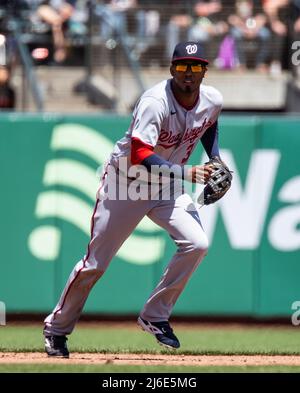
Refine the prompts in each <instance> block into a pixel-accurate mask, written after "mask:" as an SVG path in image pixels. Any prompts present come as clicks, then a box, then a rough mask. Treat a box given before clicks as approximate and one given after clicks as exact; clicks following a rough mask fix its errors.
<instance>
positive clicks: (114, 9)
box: [96, 0, 137, 41]
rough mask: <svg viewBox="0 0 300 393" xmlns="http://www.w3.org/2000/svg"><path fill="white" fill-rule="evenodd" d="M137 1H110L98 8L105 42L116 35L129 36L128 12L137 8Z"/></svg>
mask: <svg viewBox="0 0 300 393" xmlns="http://www.w3.org/2000/svg"><path fill="white" fill-rule="evenodd" d="M136 5H137V3H136V0H110V1H109V2H102V1H101V2H100V4H98V5H97V6H96V15H97V16H99V17H100V22H101V23H100V31H101V33H100V34H101V37H102V39H103V40H104V41H107V40H109V39H110V38H112V37H116V35H122V36H124V37H126V36H127V33H128V26H127V12H128V10H130V9H133V8H135V7H136Z"/></svg>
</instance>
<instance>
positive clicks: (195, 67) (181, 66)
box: [175, 64, 207, 72]
mask: <svg viewBox="0 0 300 393" xmlns="http://www.w3.org/2000/svg"><path fill="white" fill-rule="evenodd" d="M188 67H191V70H192V72H202V71H206V70H207V68H206V66H205V65H203V64H176V65H175V70H176V71H179V72H186V71H187V69H188Z"/></svg>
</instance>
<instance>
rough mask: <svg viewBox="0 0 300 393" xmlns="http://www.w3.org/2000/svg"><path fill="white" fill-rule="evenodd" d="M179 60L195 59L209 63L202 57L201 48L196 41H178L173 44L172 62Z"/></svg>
mask: <svg viewBox="0 0 300 393" xmlns="http://www.w3.org/2000/svg"><path fill="white" fill-rule="evenodd" d="M180 60H197V61H199V62H200V63H203V64H209V61H208V60H206V59H205V58H204V54H203V48H202V46H201V45H200V44H199V43H198V42H193V41H187V42H180V43H179V44H177V45H176V46H175V49H174V53H173V57H172V63H175V62H176V61H180Z"/></svg>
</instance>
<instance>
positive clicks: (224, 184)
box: [197, 157, 232, 206]
mask: <svg viewBox="0 0 300 393" xmlns="http://www.w3.org/2000/svg"><path fill="white" fill-rule="evenodd" d="M205 164H206V165H211V166H212V169H213V172H212V174H211V175H210V178H209V180H208V181H207V183H206V185H205V187H204V189H203V191H202V193H201V194H200V195H199V197H198V200H197V202H198V203H199V204H200V205H202V206H203V205H210V204H211V203H215V202H217V201H218V200H219V199H221V198H222V197H223V196H224V195H225V194H226V192H227V191H228V190H229V188H230V187H231V181H232V172H231V171H230V170H229V168H228V167H227V166H226V165H225V164H224V162H223V161H222V160H221V159H220V158H219V157H212V158H211V159H210V160H209V161H208V162H206V163H205Z"/></svg>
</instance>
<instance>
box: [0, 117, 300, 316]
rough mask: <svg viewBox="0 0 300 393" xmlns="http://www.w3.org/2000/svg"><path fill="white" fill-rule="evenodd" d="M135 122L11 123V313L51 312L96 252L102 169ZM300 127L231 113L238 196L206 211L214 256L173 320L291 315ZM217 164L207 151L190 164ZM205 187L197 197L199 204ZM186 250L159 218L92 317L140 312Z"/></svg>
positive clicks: (102, 285) (7, 187) (7, 122)
mask: <svg viewBox="0 0 300 393" xmlns="http://www.w3.org/2000/svg"><path fill="white" fill-rule="evenodd" d="M129 122H130V118H128V117H113V116H111V117H109V116H106V117H100V116H84V117H80V116H59V115H57V116H56V115H32V116H29V115H27V116H24V115H18V114H14V115H4V116H2V117H1V118H0V124H1V133H0V139H1V143H0V149H1V156H0V157H1V158H0V159H1V174H2V176H1V179H2V181H3V187H2V194H1V202H2V203H1V207H0V209H1V217H2V220H1V235H2V241H3V243H2V244H3V248H2V262H1V272H2V273H1V276H0V300H1V301H2V303H1V304H5V306H6V313H9V312H11V313H13V312H48V311H50V310H52V308H53V307H54V305H55V304H56V302H57V300H58V297H59V295H60V293H61V290H62V289H63V287H64V284H65V282H66V280H67V278H68V275H69V273H70V272H71V269H72V268H73V266H74V265H75V263H76V262H78V261H79V260H80V259H81V258H82V257H83V256H84V254H85V253H86V249H87V245H88V242H89V238H90V218H91V215H92V212H93V209H94V204H95V197H96V192H97V190H98V187H99V177H100V174H101V171H102V169H103V164H104V163H105V161H106V159H107V158H108V156H109V154H110V152H111V151H112V149H113V146H114V143H115V142H116V141H117V140H118V139H120V138H121V137H122V136H123V134H124V132H125V131H126V129H127V127H128V125H129ZM299 126H300V118H289V117H257V116H255V117H254V116H253V117H249V116H248V117H246V116H239V117H237V116H234V117H233V116H223V117H221V120H220V131H219V133H220V147H221V156H222V158H223V160H224V161H225V162H226V163H227V164H228V166H229V167H230V169H231V170H232V171H233V179H234V180H233V183H232V187H231V189H230V191H229V192H228V194H226V196H225V197H224V198H223V199H221V200H220V201H219V202H218V203H216V204H214V205H210V206H206V207H202V208H201V209H200V210H199V214H200V218H201V221H202V224H203V227H204V229H205V231H206V233H207V234H208V237H209V241H210V249H209V253H208V255H207V257H206V258H205V259H204V261H203V262H202V263H201V265H200V266H199V267H198V269H197V271H196V272H195V273H194V275H193V276H192V278H191V280H190V282H189V283H188V285H187V287H186V289H185V291H184V292H183V293H182V295H181V297H180V299H179V300H178V302H177V304H176V306H175V309H174V313H173V314H174V315H205V316H210V315H211V316H258V317H273V316H275V317H277V316H290V314H291V307H292V304H293V302H294V301H296V300H299V299H300V289H299V279H298V277H299V275H300V264H299V260H300V259H299V256H300V227H299V225H300V174H299V168H300V157H299V155H297V153H296V152H297V151H298V147H299V146H300V135H299ZM206 160H207V157H206V155H205V153H204V152H203V149H202V146H201V145H199V146H198V147H197V149H196V150H195V151H194V153H193V155H192V158H191V161H190V162H189V163H192V164H198V163H204V162H205V161H206ZM202 189H203V186H201V185H197V187H195V188H194V189H193V195H192V196H193V197H194V198H196V197H197V196H198V195H199V194H200V193H201V191H202ZM175 250H176V247H175V244H174V243H173V241H172V239H171V238H169V237H168V235H167V233H166V232H165V231H164V230H162V229H161V228H160V227H159V226H157V225H156V224H154V223H153V222H152V221H151V220H150V219H149V218H147V217H146V218H144V219H143V220H142V221H141V222H140V223H139V225H138V226H137V228H136V230H135V231H134V232H133V234H132V235H131V236H130V237H129V238H128V239H127V240H126V241H125V243H124V244H123V245H122V247H121V248H120V250H119V251H118V253H117V255H116V256H115V258H114V259H113V261H112V262H111V264H110V266H109V268H108V270H107V271H106V273H105V275H104V276H103V277H102V278H101V280H99V282H98V283H97V284H96V285H95V287H94V288H93V290H92V293H91V295H90V297H89V299H88V301H87V304H86V306H85V309H84V311H85V312H86V313H105V314H134V313H138V312H139V310H140V308H141V307H142V306H143V304H144V302H145V300H146V299H147V298H148V296H149V294H150V292H151V291H152V289H153V288H154V287H155V286H156V284H157V283H158V281H159V279H160V276H161V274H162V272H163V270H164V268H165V266H166V265H167V263H168V261H169V260H170V258H171V257H172V255H173V253H174V252H175Z"/></svg>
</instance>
